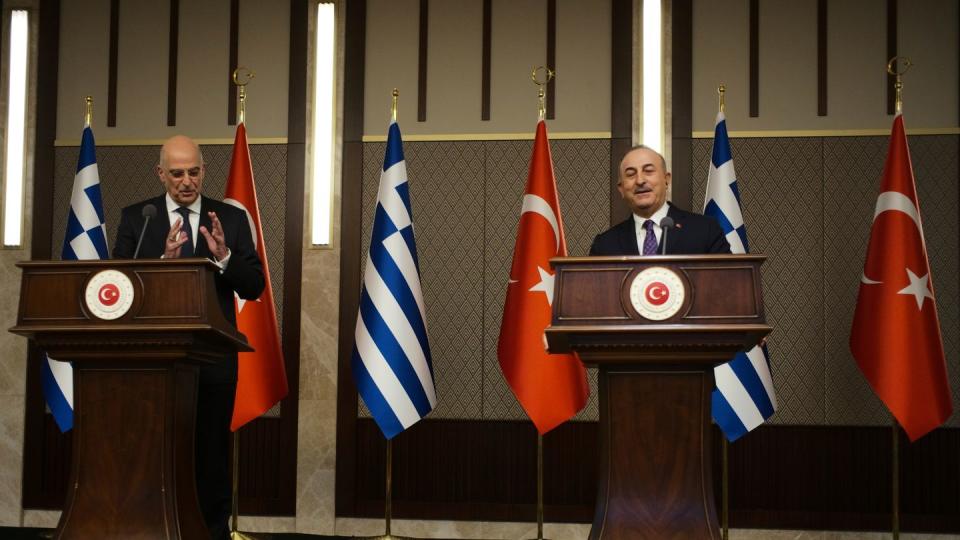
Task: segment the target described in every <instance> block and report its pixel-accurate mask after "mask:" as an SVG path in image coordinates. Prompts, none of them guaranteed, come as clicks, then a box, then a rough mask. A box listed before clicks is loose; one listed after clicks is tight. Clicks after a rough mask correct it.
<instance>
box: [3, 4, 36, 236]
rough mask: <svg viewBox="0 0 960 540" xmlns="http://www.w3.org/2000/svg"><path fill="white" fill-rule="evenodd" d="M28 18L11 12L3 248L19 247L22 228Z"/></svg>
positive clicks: (19, 13) (24, 12)
mask: <svg viewBox="0 0 960 540" xmlns="http://www.w3.org/2000/svg"><path fill="white" fill-rule="evenodd" d="M29 22H30V20H29V17H28V14H27V12H26V11H25V10H19V9H18V10H14V11H11V12H10V68H9V69H10V71H9V74H8V80H9V81H10V87H9V88H8V91H7V104H8V105H7V131H6V136H7V148H6V153H5V154H4V155H5V157H6V174H5V175H4V178H5V181H4V184H3V200H4V203H3V245H4V246H19V245H20V242H21V236H22V235H21V232H22V231H21V229H22V228H23V177H24V170H23V166H24V139H25V137H26V131H25V130H26V118H27V54H28V46H27V45H28V43H29V41H28V38H29Z"/></svg>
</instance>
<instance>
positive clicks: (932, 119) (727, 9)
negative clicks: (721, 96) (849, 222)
mask: <svg viewBox="0 0 960 540" xmlns="http://www.w3.org/2000/svg"><path fill="white" fill-rule="evenodd" d="M827 5H828V18H827V32H828V37H827V66H828V67H827V96H828V115H827V116H822V117H821V116H817V42H816V39H817V20H816V17H817V2H816V0H797V1H794V2H761V3H760V14H759V40H760V56H759V84H760V88H759V98H760V103H759V105H760V116H759V117H757V118H749V106H748V103H749V101H748V99H749V96H748V90H749V78H748V77H749V76H748V67H749V8H748V6H749V4H748V3H747V2H740V1H736V2H735V1H724V2H716V1H712V0H695V1H694V2H693V16H694V18H693V36H694V37H693V130H694V132H705V131H712V129H713V120H714V117H715V116H716V112H717V99H716V96H717V93H716V88H717V85H718V84H719V83H720V82H721V81H722V82H724V83H726V85H727V100H726V102H727V107H726V116H727V125H728V129H730V130H732V131H757V130H763V131H766V130H850V129H859V130H862V129H881V130H889V128H890V123H891V120H892V117H891V116H888V115H887V109H886V87H885V84H886V73H885V62H886V59H885V55H886V47H887V45H886V3H885V2H884V1H883V0H848V1H845V2H828V3H827ZM899 7H900V11H899V14H898V23H899V24H898V36H899V38H898V39H899V54H901V55H904V56H908V57H910V58H911V60H912V61H913V62H914V63H915V64H916V66H915V67H914V68H913V69H912V70H911V71H910V72H909V73H908V74H907V75H906V76H905V77H904V115H905V118H906V120H907V126H908V128H915V129H931V128H957V127H958V119H957V113H958V111H957V90H958V88H957V84H958V83H957V55H958V51H957V32H958V25H957V9H958V6H957V3H956V2H954V1H952V0H923V1H918V2H900V3H899Z"/></svg>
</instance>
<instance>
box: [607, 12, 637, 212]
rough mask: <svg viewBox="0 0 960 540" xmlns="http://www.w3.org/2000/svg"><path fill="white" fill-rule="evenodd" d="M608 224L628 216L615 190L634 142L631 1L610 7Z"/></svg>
mask: <svg viewBox="0 0 960 540" xmlns="http://www.w3.org/2000/svg"><path fill="white" fill-rule="evenodd" d="M610 15H611V17H610V18H611V20H610V40H611V44H610V46H611V50H610V64H611V65H610V74H611V79H612V80H611V81H610V92H611V96H610V224H611V225H612V224H614V223H619V222H621V221H623V220H624V219H626V218H627V216H628V215H629V213H630V211H629V210H627V209H626V208H625V206H624V204H623V201H622V200H621V199H620V195H619V193H618V192H617V189H616V185H617V176H618V174H619V173H618V171H619V169H620V159H621V158H622V157H623V155H624V154H625V153H626V152H627V150H628V149H629V148H630V146H631V145H632V144H633V75H632V74H633V2H632V1H631V0H612V6H611V9H610Z"/></svg>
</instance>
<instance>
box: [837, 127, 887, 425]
mask: <svg viewBox="0 0 960 540" xmlns="http://www.w3.org/2000/svg"><path fill="white" fill-rule="evenodd" d="M886 155H887V138H886V137H830V138H826V139H824V144H823V156H824V161H825V163H826V167H825V170H824V179H823V182H824V189H825V199H824V225H825V226H827V227H829V229H830V230H831V231H832V232H831V233H830V234H828V235H826V237H825V238H824V248H823V257H824V260H826V261H829V264H828V268H830V269H832V272H830V273H829V274H827V275H825V276H824V297H825V298H826V299H828V302H829V304H830V308H831V309H830V311H829V313H828V315H829V316H830V318H831V321H832V324H830V325H828V326H827V328H826V332H825V334H824V357H825V358H826V359H827V364H826V373H824V376H825V382H826V384H825V387H824V401H825V402H826V417H825V418H824V419H823V422H824V423H832V422H836V423H839V424H858V425H861V424H866V425H879V424H887V423H889V422H890V415H889V413H887V412H886V409H884V408H883V404H882V403H881V402H880V400H879V399H878V398H877V396H876V394H874V393H873V390H871V389H870V386H869V385H868V384H867V381H866V380H865V379H864V378H863V374H861V373H860V370H859V368H857V364H856V362H854V360H853V356H852V355H851V354H850V345H849V339H850V327H851V324H852V321H853V312H854V309H855V307H856V303H857V291H858V290H859V285H860V275H861V273H862V272H863V262H864V258H865V256H866V251H867V242H868V239H869V237H870V227H871V224H872V221H871V218H872V217H873V209H874V206H875V205H876V202H877V193H878V189H879V188H880V176H881V174H882V173H883V162H884V160H885V159H886Z"/></svg>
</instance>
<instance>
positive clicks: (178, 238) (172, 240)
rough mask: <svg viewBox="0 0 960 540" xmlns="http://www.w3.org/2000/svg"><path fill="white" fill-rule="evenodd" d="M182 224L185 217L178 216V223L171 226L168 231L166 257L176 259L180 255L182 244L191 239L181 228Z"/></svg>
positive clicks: (164, 252) (165, 247)
mask: <svg viewBox="0 0 960 540" xmlns="http://www.w3.org/2000/svg"><path fill="white" fill-rule="evenodd" d="M182 225H183V219H181V218H177V221H176V223H174V224H173V226H172V227H170V231H169V232H168V233H167V238H166V241H165V243H164V246H163V258H164V259H176V258H178V257H180V246H182V245H183V244H185V243H186V242H187V240H188V239H189V237H188V236H187V234H186V233H185V232H183V231H181V230H180V228H181V226H182Z"/></svg>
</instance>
